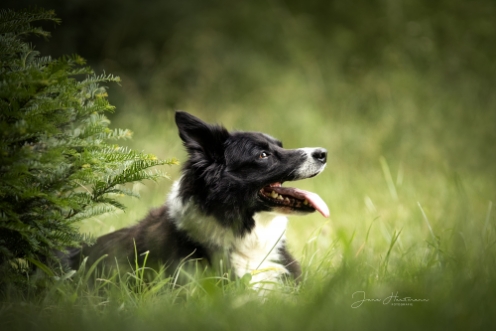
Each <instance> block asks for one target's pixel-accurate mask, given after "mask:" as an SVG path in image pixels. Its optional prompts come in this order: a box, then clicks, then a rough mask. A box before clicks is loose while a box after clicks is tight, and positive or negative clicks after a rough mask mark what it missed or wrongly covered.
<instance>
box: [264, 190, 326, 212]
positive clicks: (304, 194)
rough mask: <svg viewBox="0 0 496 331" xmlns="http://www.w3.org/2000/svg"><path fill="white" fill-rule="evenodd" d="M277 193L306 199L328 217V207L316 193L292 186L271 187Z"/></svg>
mask: <svg viewBox="0 0 496 331" xmlns="http://www.w3.org/2000/svg"><path fill="white" fill-rule="evenodd" d="M271 188H272V189H273V190H274V191H276V192H277V193H279V194H285V195H291V196H293V197H295V198H298V199H307V200H308V202H310V204H311V205H312V207H313V208H315V209H317V210H318V211H319V212H320V213H321V214H322V216H324V217H329V214H330V213H329V208H328V207H327V205H326V203H325V202H324V200H322V198H321V197H320V196H319V195H318V194H317V193H313V192H309V191H304V190H300V189H298V188H293V187H271Z"/></svg>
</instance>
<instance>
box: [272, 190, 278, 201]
mask: <svg viewBox="0 0 496 331" xmlns="http://www.w3.org/2000/svg"><path fill="white" fill-rule="evenodd" d="M278 195H279V194H277V192H276V191H272V193H271V194H270V196H271V197H272V198H274V199H275V198H277V196H278Z"/></svg>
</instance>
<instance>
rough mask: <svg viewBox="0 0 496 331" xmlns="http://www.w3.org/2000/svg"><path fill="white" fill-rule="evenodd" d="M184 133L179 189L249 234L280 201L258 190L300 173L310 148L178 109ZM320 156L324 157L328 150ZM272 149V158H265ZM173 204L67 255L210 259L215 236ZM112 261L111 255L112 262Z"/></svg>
mask: <svg viewBox="0 0 496 331" xmlns="http://www.w3.org/2000/svg"><path fill="white" fill-rule="evenodd" d="M176 124H177V127H178V129H179V136H180V137H181V139H182V141H183V144H184V146H185V148H186V150H187V151H188V154H189V158H188V160H187V161H186V162H185V163H184V166H183V168H182V173H183V176H182V179H181V186H180V188H179V196H180V197H181V199H182V202H183V203H184V204H186V203H188V202H191V201H193V202H194V203H195V204H196V206H197V207H198V208H199V209H200V210H201V212H202V213H203V214H204V215H205V216H213V217H214V219H215V221H217V222H218V223H219V224H220V225H221V226H222V227H225V228H227V229H230V230H232V231H233V233H234V234H235V236H237V237H241V238H242V237H243V236H245V235H247V234H249V233H250V232H251V231H252V230H253V228H254V227H255V220H254V218H253V217H254V214H255V213H257V212H262V211H271V210H273V209H274V206H273V205H271V204H269V203H267V201H264V200H263V199H261V198H260V196H259V191H260V190H261V189H262V188H263V187H265V186H268V185H269V184H271V183H276V182H279V183H282V182H284V181H291V180H297V179H300V178H298V174H297V172H296V171H295V170H296V169H298V167H299V166H300V165H301V164H302V163H303V162H305V160H306V159H307V157H308V156H307V155H306V154H305V153H303V152H302V151H301V150H287V149H284V148H283V147H282V143H281V142H280V141H278V140H276V139H274V138H272V137H270V136H268V135H265V134H262V133H257V132H231V133H230V132H228V131H227V130H226V129H225V128H223V127H222V126H218V125H210V124H207V123H204V122H203V121H201V120H199V119H198V118H196V117H194V116H192V115H190V114H188V113H185V112H176ZM317 152H318V155H314V156H313V157H314V158H316V159H318V160H320V161H316V162H322V163H325V156H326V155H325V150H323V149H322V150H318V151H317ZM265 156H267V157H265ZM168 208H169V207H168V206H162V207H160V208H158V209H155V210H153V211H151V212H150V213H149V215H148V216H147V217H146V218H145V219H144V220H142V221H141V222H140V223H138V224H137V225H135V226H132V227H129V228H125V229H121V230H118V231H115V232H113V233H109V234H107V235H104V236H102V237H100V238H98V239H97V241H96V243H95V244H94V245H92V246H88V245H84V246H83V247H82V248H81V249H72V250H70V251H69V252H68V253H67V254H66V255H65V257H64V261H65V262H66V263H67V264H68V265H69V266H70V267H71V268H73V269H77V268H78V266H79V264H80V261H81V259H82V257H84V256H87V257H88V263H89V264H90V265H91V264H92V263H93V262H95V261H96V260H97V259H98V258H100V257H101V256H102V255H103V254H108V257H107V258H106V259H105V260H106V261H110V262H112V263H113V261H115V260H117V261H118V263H119V264H120V266H127V265H129V264H131V265H134V259H135V245H136V249H137V253H138V255H139V256H141V258H142V256H143V253H144V252H149V253H148V258H147V265H150V264H152V265H157V266H158V265H160V264H165V265H166V266H168V269H167V270H168V272H169V273H172V272H174V270H175V268H176V267H177V266H178V264H179V263H180V262H181V261H182V260H183V259H185V258H193V259H201V260H203V261H204V262H206V264H207V265H208V264H211V253H212V250H213V247H212V246H211V245H209V244H205V242H207V243H208V238H207V239H206V240H205V241H202V242H203V243H200V242H198V241H197V240H195V239H193V238H192V236H190V235H189V234H188V233H186V232H185V231H183V230H180V229H179V228H178V226H177V221H178V220H174V219H171V216H170V213H169V211H168ZM279 250H280V256H281V261H277V262H279V263H281V264H282V265H284V266H286V268H287V270H288V271H289V272H290V273H291V275H292V276H294V277H295V278H297V277H299V276H300V273H301V270H300V266H299V264H298V262H297V261H296V260H294V258H293V257H292V256H291V254H290V253H289V252H288V251H287V249H286V247H285V245H282V246H281V247H280V248H279ZM107 264H108V262H107Z"/></svg>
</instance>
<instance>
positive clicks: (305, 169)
mask: <svg viewBox="0 0 496 331" xmlns="http://www.w3.org/2000/svg"><path fill="white" fill-rule="evenodd" d="M318 149H319V148H309V147H306V148H298V151H301V152H303V153H304V154H306V156H307V159H306V161H305V162H303V164H302V165H301V166H300V167H299V168H298V169H297V170H296V175H297V176H298V178H300V179H304V178H308V177H310V176H314V175H316V174H318V173H321V172H322V171H323V170H324V168H325V166H326V163H322V162H320V161H319V160H316V159H315V158H314V157H313V156H312V154H313V153H314V152H315V151H317V150H318Z"/></svg>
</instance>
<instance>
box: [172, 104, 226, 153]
mask: <svg viewBox="0 0 496 331" xmlns="http://www.w3.org/2000/svg"><path fill="white" fill-rule="evenodd" d="M176 125H177V128H178V129H179V136H180V137H181V139H182V141H183V142H184V146H185V147H186V149H187V150H188V152H189V153H190V154H192V153H198V152H200V153H203V154H204V155H205V156H207V157H208V158H210V159H212V160H215V161H223V160H224V143H225V141H226V140H227V139H228V138H229V132H228V131H227V130H226V129H225V128H224V127H222V126H220V125H211V124H208V123H205V122H203V121H202V120H200V119H199V118H197V117H195V116H193V115H191V114H188V113H186V112H183V111H176Z"/></svg>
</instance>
